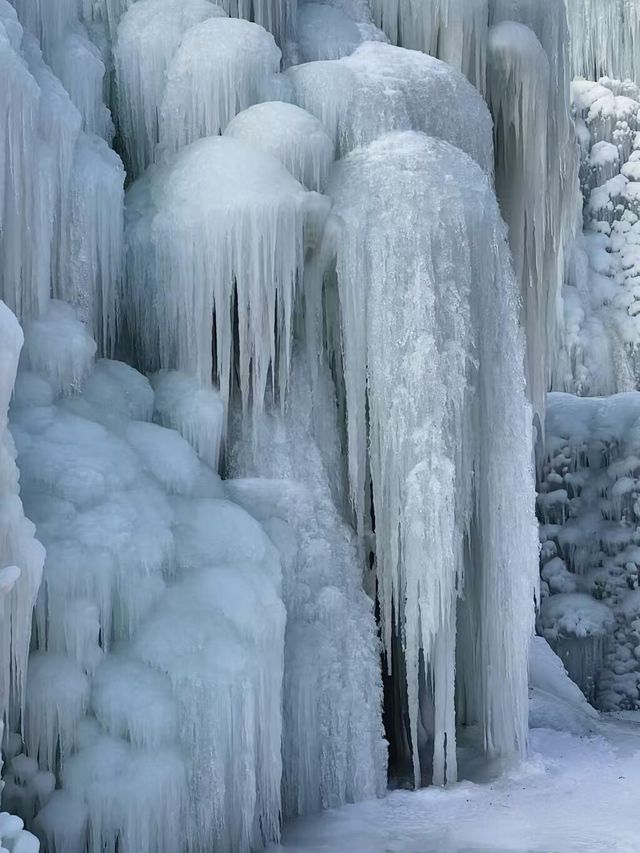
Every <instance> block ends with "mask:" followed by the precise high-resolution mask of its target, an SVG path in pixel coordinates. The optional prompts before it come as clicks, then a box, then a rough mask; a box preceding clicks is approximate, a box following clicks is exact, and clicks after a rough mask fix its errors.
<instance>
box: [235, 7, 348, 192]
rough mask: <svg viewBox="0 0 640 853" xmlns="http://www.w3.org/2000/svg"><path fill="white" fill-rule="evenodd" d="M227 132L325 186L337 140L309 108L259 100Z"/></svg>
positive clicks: (315, 185) (313, 186) (305, 180)
mask: <svg viewBox="0 0 640 853" xmlns="http://www.w3.org/2000/svg"><path fill="white" fill-rule="evenodd" d="M323 8H324V7H323ZM326 8H329V7H326ZM224 135H225V136H231V137H233V138H234V139H242V140H244V141H245V142H247V143H249V144H250V145H255V146H256V147H257V148H260V149H262V150H263V151H266V152H267V153H269V154H272V155H273V156H274V157H276V158H277V159H278V160H280V161H281V163H282V164H283V166H286V168H287V169H288V170H289V172H291V174H292V175H293V177H294V178H295V179H296V180H297V181H300V183H301V184H303V185H304V186H305V187H307V189H310V190H317V191H318V192H321V191H322V190H323V188H324V185H325V183H326V181H327V173H328V171H329V166H330V164H331V162H332V161H333V153H334V152H333V140H332V139H331V137H330V136H329V134H328V133H327V131H326V130H325V128H324V126H323V125H322V124H321V122H320V121H318V119H317V118H315V116H312V115H311V114H310V113H308V112H307V111H306V110H303V109H300V107H297V106H295V105H294V104H287V103H283V102H282V101H268V102H267V103H263V104H256V105H255V106H253V107H249V109H246V110H243V111H242V112H241V113H239V114H238V115H237V116H236V117H235V118H234V119H232V121H231V122H229V124H228V125H227V128H226V130H225V132H224Z"/></svg>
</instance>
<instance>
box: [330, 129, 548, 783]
mask: <svg viewBox="0 0 640 853" xmlns="http://www.w3.org/2000/svg"><path fill="white" fill-rule="evenodd" d="M327 191H328V193H329V194H330V195H331V197H332V198H333V200H334V208H333V212H334V214H335V216H336V221H335V225H334V229H330V230H329V231H328V232H326V238H325V239H327V240H333V241H334V245H335V251H336V280H337V292H338V298H339V306H340V315H339V317H337V318H335V321H336V322H338V323H339V330H338V332H337V336H336V332H334V333H333V337H332V339H333V340H341V349H342V353H343V359H344V365H343V370H344V393H345V398H346V412H347V432H348V449H349V471H350V483H351V494H352V500H353V503H354V508H355V515H356V519H357V521H358V528H359V530H360V531H362V530H363V529H364V527H365V508H366V507H367V503H366V496H367V493H368V490H369V485H368V483H369V479H370V483H371V489H372V502H373V509H372V515H374V516H375V543H376V545H375V555H376V574H377V584H378V598H379V602H380V611H381V622H382V633H383V638H384V645H385V650H386V653H387V656H388V658H389V660H390V659H391V654H392V638H393V636H394V635H397V636H400V637H402V645H403V649H404V654H405V656H406V679H407V709H406V710H407V711H408V714H409V719H410V738H411V744H412V753H413V767H414V779H415V782H416V784H420V782H421V756H420V752H421V749H420V747H422V746H423V743H422V742H421V741H422V739H424V740H426V741H428V746H429V750H430V751H431V756H428V757H427V759H426V761H425V760H424V755H423V756H422V760H423V761H424V765H425V769H426V772H427V774H428V773H429V769H428V766H429V765H430V764H431V763H432V772H431V774H430V775H431V776H432V778H433V780H434V781H435V782H437V783H444V782H446V781H448V782H451V781H454V780H455V778H456V753H455V724H456V711H455V706H454V671H455V666H456V664H455V659H456V646H458V648H457V652H458V668H457V673H458V691H459V693H460V697H461V698H460V700H459V703H458V711H459V714H460V718H465V719H466V720H467V721H468V722H472V721H473V722H478V723H480V726H481V728H482V731H483V737H484V745H485V748H486V749H487V751H489V752H490V753H498V754H499V753H512V752H513V751H516V752H517V751H521V750H524V748H525V744H526V729H527V723H526V716H527V715H526V698H525V697H526V655H527V646H528V637H529V635H530V633H531V628H532V618H533V611H532V602H533V595H534V590H535V585H536V580H535V575H536V572H535V567H534V568H533V569H532V565H533V563H535V554H536V542H535V525H534V521H533V515H532V509H531V505H530V498H531V489H532V474H531V462H530V453H531V424H530V410H529V408H528V406H527V403H526V399H525V392H524V374H523V364H522V360H523V353H524V350H523V341H522V339H521V337H520V334H519V331H518V327H517V319H516V313H515V312H516V311H517V296H516V286H515V281H514V278H513V273H512V271H511V267H510V263H509V256H508V252H507V250H506V245H505V243H504V239H505V233H504V228H503V225H502V222H501V220H500V217H499V214H498V210H497V205H496V202H495V197H494V195H493V191H492V188H491V185H490V183H489V179H488V177H487V176H486V174H485V173H484V172H483V171H482V170H481V169H480V168H479V167H478V165H477V164H475V163H474V162H473V161H472V160H471V159H470V158H469V157H467V156H465V155H464V154H463V153H462V152H460V151H459V150H458V149H456V148H454V147H453V146H451V145H450V144H448V143H446V142H442V141H440V140H435V139H432V138H429V137H427V136H424V135H422V134H419V133H414V132H405V133H395V134H389V135H387V136H383V137H381V138H380V139H379V140H377V141H376V142H374V143H372V144H371V145H370V146H368V147H366V148H363V149H357V150H355V151H354V152H352V153H351V154H350V155H348V156H347V157H346V158H345V159H344V160H342V161H339V162H338V163H337V164H336V166H335V167H334V169H333V171H332V177H331V180H330V182H329V186H328V190H327ZM400 211H402V212H401V213H400ZM328 273H329V275H330V267H329V269H328ZM478 276H480V281H481V282H482V283H481V284H480V285H479V284H478V281H477V277H478ZM364 282H366V286H363V283H364ZM514 400H517V401H518V403H517V405H515V406H514V405H513V403H514ZM489 424H490V427H489ZM498 448H500V450H498ZM505 465H506V470H507V471H512V472H514V476H515V472H516V471H518V472H519V473H518V475H517V476H518V477H521V476H522V474H523V472H525V475H524V480H523V481H522V482H523V487H522V489H521V490H517V489H516V490H515V492H514V490H513V489H510V490H509V497H508V498H507V496H506V494H505V499H504V501H502V500H500V499H499V498H498V499H497V497H496V496H497V495H498V494H499V492H500V489H501V488H503V487H504V483H505V475H504V472H505ZM474 468H475V469H476V473H475V482H476V486H475V487H473V486H472V482H473V478H472V474H471V472H472V470H473V469H474ZM485 490H486V491H485ZM489 495H491V498H489ZM496 505H499V506H500V507H501V510H500V512H497V511H496V509H495V508H496ZM507 506H508V507H509V518H510V521H509V524H510V525H514V529H515V528H517V529H518V535H517V536H515V537H503V536H501V535H500V534H499V530H500V529H501V525H502V524H503V523H505V521H506V519H505V515H504V512H505V510H506V508H507ZM366 524H367V526H368V521H367V522H366ZM516 541H517V543H518V545H517V546H516V544H515V543H516ZM510 543H511V544H510ZM469 554H471V558H470V559H468V558H467V555H469ZM523 555H524V556H523ZM523 564H524V565H525V566H527V567H528V571H527V570H524V571H523ZM497 589H499V590H500V592H499V598H500V601H501V607H502V616H503V617H504V619H503V620H500V622H497V621H496V620H494V619H492V618H491V617H490V616H489V610H490V607H491V604H490V602H492V601H493V600H494V596H495V595H496V590H497ZM460 596H464V599H465V600H464V604H463V603H459V601H458V599H459V597H460ZM458 613H460V618H461V619H462V620H467V624H469V625H471V626H472V630H471V632H470V636H469V638H468V644H467V642H466V640H465V639H464V638H463V639H462V641H461V642H460V643H459V644H457V643H456V618H457V615H458ZM463 613H464V616H463V615H462V614H463ZM489 661H491V665H489ZM422 667H424V670H423V671H424V679H423V681H422V683H421V676H420V671H421V668H422ZM419 731H420V735H419ZM423 733H424V735H423Z"/></svg>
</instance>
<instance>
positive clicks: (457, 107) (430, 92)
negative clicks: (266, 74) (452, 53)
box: [285, 42, 493, 174]
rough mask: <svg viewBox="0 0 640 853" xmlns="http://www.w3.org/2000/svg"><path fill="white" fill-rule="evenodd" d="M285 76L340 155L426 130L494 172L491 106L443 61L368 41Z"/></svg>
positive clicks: (292, 70) (290, 70) (489, 172)
mask: <svg viewBox="0 0 640 853" xmlns="http://www.w3.org/2000/svg"><path fill="white" fill-rule="evenodd" d="M285 76H286V77H288V78H289V79H290V80H291V82H292V83H293V92H294V99H295V101H296V103H298V104H299V105H300V106H301V107H304V109H306V110H308V111H309V112H310V113H313V115H315V116H316V117H317V118H318V119H320V121H321V122H322V123H323V124H324V125H325V127H326V128H327V130H328V131H329V134H330V136H331V137H332V138H333V139H334V140H335V144H336V150H337V152H338V154H339V155H340V156H343V155H344V154H346V153H347V152H349V151H351V150H352V149H353V148H356V147H357V146H360V145H366V144H367V143H369V142H372V141H373V140H374V139H375V138H376V137H377V136H380V135H381V134H382V133H386V132H388V131H391V130H421V131H424V132H425V133H428V134H430V135H431V136H436V137H439V138H441V139H448V140H449V141H451V142H452V143H453V144H455V145H457V146H458V147H459V148H461V149H462V150H463V151H465V152H466V153H467V154H469V155H470V156H471V157H473V158H474V159H475V160H476V161H477V162H478V163H479V164H480V165H481V166H482V168H483V169H484V170H485V171H486V172H487V173H488V174H491V173H492V171H493V146H492V142H491V117H490V115H489V112H488V110H487V107H486V104H485V103H484V101H483V99H482V98H481V97H480V95H479V94H478V92H477V90H476V89H474V88H473V86H471V84H470V83H469V82H468V81H467V80H465V79H464V77H462V75H460V74H459V73H457V72H456V71H454V70H453V69H452V68H450V67H449V66H448V65H446V64H445V63H443V62H440V61H438V60H437V59H433V58H432V57H429V56H425V55H423V54H420V53H417V52H415V51H412V50H404V49H403V48H399V47H394V46H392V45H387V44H383V43H373V42H367V43H365V44H363V45H361V46H360V47H358V48H357V49H356V50H355V52H354V53H353V54H352V55H350V56H347V57H344V58H343V59H340V60H333V61H326V62H310V63H307V64H305V65H299V66H295V67H293V68H290V69H288V70H287V71H286V73H285ZM443 104H446V105H447V109H443ZM469 125H470V126H473V127H474V128H475V132H474V133H473V134H469V133H468V132H467V127H468V126H469Z"/></svg>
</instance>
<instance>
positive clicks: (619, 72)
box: [567, 0, 640, 82]
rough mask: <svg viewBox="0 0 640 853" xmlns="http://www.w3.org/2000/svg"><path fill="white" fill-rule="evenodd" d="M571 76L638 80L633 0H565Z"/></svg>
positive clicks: (638, 7)
mask: <svg viewBox="0 0 640 853" xmlns="http://www.w3.org/2000/svg"><path fill="white" fill-rule="evenodd" d="M567 14H568V17H569V26H570V28H571V45H572V47H571V53H572V70H573V74H574V75H575V76H581V77H586V78H587V79H588V80H597V79H598V77H600V76H602V75H603V74H608V75H610V76H612V77H619V78H620V79H624V78H626V77H628V78H630V79H631V80H635V81H636V82H639V81H640V60H639V58H638V37H639V34H640V4H638V2H637V0H567Z"/></svg>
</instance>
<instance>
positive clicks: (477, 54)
mask: <svg viewBox="0 0 640 853" xmlns="http://www.w3.org/2000/svg"><path fill="white" fill-rule="evenodd" d="M371 5H372V11H373V16H374V20H375V23H376V24H377V25H378V26H379V27H382V29H383V30H384V31H385V32H386V33H387V35H388V36H389V38H390V40H391V41H392V42H393V43H394V44H398V45H402V46H403V47H408V48H411V49H413V50H422V51H424V52H425V53H429V54H431V55H432V56H437V57H438V58H439V59H442V60H443V61H444V62H446V63H447V64H448V65H451V66H453V67H454V68H455V69H456V70H458V71H461V72H462V73H463V74H464V75H465V76H466V77H468V78H469V80H471V82H472V83H474V84H475V85H476V86H477V87H478V88H479V89H480V90H482V89H483V87H484V74H485V50H486V36H487V21H488V17H489V2H488V0H432V2H429V3H413V2H411V0H373V2H372V4H371Z"/></svg>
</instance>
